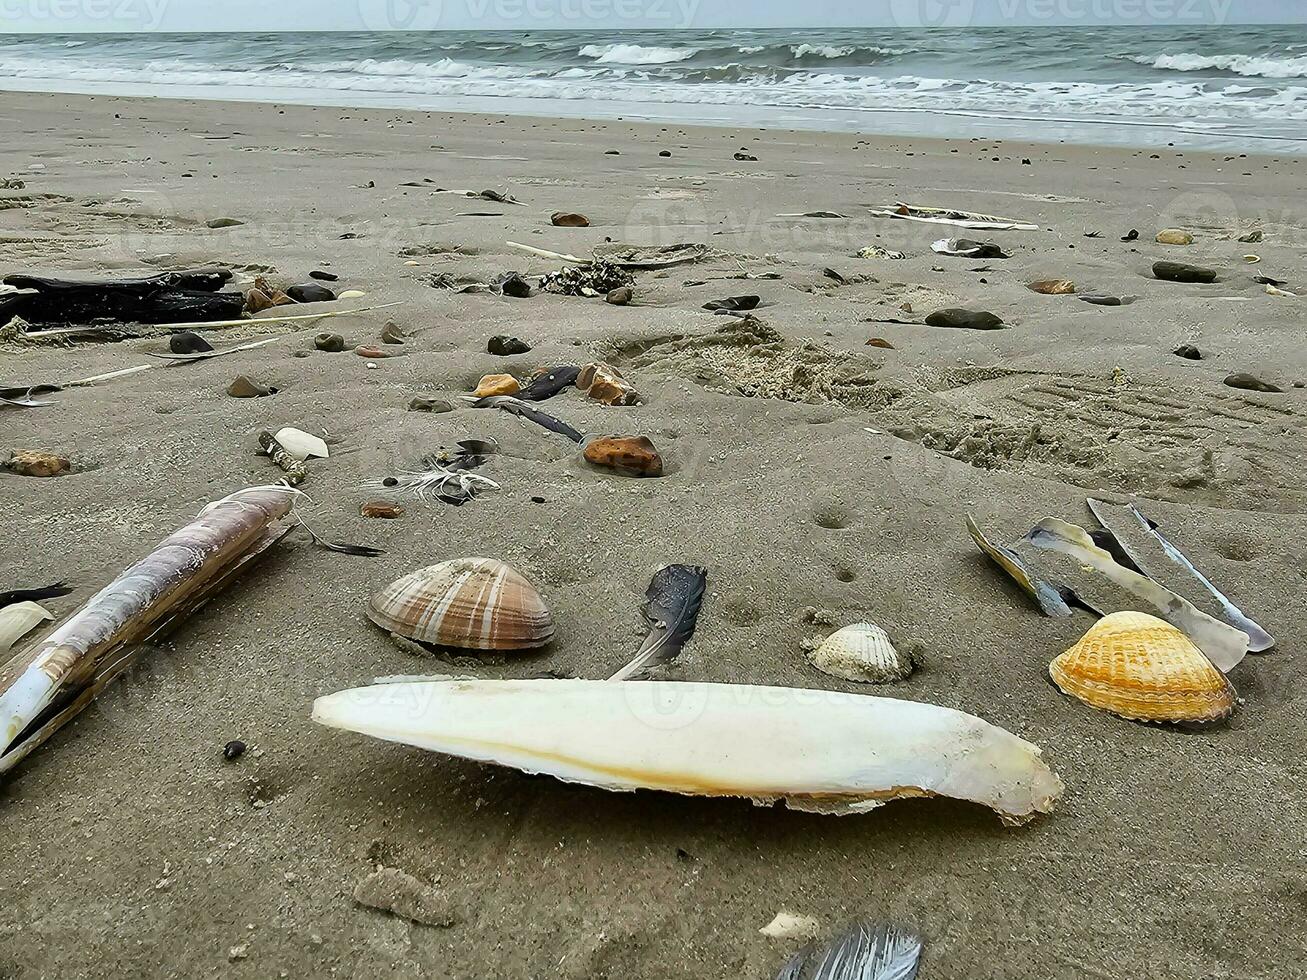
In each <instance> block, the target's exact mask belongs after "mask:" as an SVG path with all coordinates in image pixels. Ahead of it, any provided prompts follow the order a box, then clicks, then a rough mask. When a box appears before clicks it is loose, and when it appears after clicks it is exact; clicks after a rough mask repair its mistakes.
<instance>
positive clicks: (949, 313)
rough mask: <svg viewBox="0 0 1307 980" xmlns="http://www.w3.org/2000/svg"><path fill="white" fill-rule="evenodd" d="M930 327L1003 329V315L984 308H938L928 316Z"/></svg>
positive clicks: (927, 322)
mask: <svg viewBox="0 0 1307 980" xmlns="http://www.w3.org/2000/svg"><path fill="white" fill-rule="evenodd" d="M926 325H927V326H929V327H950V328H952V329H954V330H1002V329H1003V326H1004V324H1003V320H1002V318H1001V317H998V316H996V315H994V314H993V313H988V312H985V311H984V310H958V309H950V310H936V311H935V312H934V313H932V314H930V315H929V316H928V317H926Z"/></svg>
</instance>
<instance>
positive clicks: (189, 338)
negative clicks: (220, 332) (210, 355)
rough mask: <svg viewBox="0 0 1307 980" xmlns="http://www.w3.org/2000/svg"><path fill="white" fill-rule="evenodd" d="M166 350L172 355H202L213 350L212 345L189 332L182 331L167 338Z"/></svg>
mask: <svg viewBox="0 0 1307 980" xmlns="http://www.w3.org/2000/svg"><path fill="white" fill-rule="evenodd" d="M168 349H169V350H170V351H172V352H173V353H174V354H203V353H204V352H205V351H211V350H213V345H212V344H210V343H209V342H208V341H207V340H205V339H204V338H203V337H201V336H200V335H199V334H197V333H195V332H193V331H191V330H183V331H182V332H181V333H175V334H173V335H172V336H171V337H169V338H168Z"/></svg>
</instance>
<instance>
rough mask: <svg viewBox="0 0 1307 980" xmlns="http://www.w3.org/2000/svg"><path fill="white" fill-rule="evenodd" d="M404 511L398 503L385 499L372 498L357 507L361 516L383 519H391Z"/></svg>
mask: <svg viewBox="0 0 1307 980" xmlns="http://www.w3.org/2000/svg"><path fill="white" fill-rule="evenodd" d="M403 513H404V508H403V507H401V506H400V505H399V504H392V503H390V502H388V501H385V500H373V501H369V502H368V503H366V504H364V505H363V506H362V507H360V508H359V515H360V516H361V517H377V518H381V519H383V520H388V521H393V520H394V519H395V518H397V517H400V516H401V515H402V514H403Z"/></svg>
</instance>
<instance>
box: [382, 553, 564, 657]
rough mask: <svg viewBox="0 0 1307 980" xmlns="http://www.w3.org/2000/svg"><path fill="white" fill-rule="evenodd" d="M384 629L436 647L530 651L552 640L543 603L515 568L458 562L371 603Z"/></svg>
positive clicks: (415, 576) (424, 571)
mask: <svg viewBox="0 0 1307 980" xmlns="http://www.w3.org/2000/svg"><path fill="white" fill-rule="evenodd" d="M367 613H368V618H369V619H371V620H372V621H373V622H374V623H376V624H377V625H378V626H380V627H381V628H382V629H384V630H387V631H389V632H392V633H397V634H399V635H400V636H402V637H404V638H406V639H410V640H417V641H418V642H419V643H430V644H433V645H435V646H448V647H459V648H461V649H466V650H526V649H531V648H533V647H541V646H544V645H545V644H546V643H548V642H549V641H550V640H551V639H553V636H554V622H553V617H552V616H551V615H550V613H549V608H548V607H547V606H546V605H545V601H544V599H542V598H541V597H540V593H539V592H537V591H536V588H535V586H533V585H532V584H531V583H530V582H529V581H527V580H526V578H525V577H523V576H522V574H521V573H520V572H518V571H517V570H516V569H515V568H513V567H512V566H511V565H507V564H505V563H504V562H501V561H497V560H495V559H493V558H457V559H454V560H453V561H446V562H441V563H439V564H437V565H431V566H429V567H427V568H421V569H418V570H417V571H415V572H411V573H410V574H408V575H405V576H404V577H403V578H400V579H397V580H396V581H394V582H392V583H391V584H390V585H388V586H386V588H384V589H382V590H381V591H380V592H378V593H377V594H376V595H374V596H373V597H372V599H371V601H370V602H369V603H368V610H367Z"/></svg>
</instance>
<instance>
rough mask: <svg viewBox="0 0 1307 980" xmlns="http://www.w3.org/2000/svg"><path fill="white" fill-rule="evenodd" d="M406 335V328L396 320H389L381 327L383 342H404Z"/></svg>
mask: <svg viewBox="0 0 1307 980" xmlns="http://www.w3.org/2000/svg"><path fill="white" fill-rule="evenodd" d="M405 336H406V334H405V333H404V328H403V327H401V326H400V325H399V324H398V323H396V322H395V321H394V320H387V321H386V325H385V326H384V327H382V328H381V342H382V343H383V344H402V343H403V342H404V337H405Z"/></svg>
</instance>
